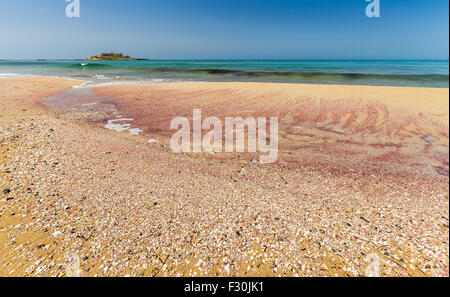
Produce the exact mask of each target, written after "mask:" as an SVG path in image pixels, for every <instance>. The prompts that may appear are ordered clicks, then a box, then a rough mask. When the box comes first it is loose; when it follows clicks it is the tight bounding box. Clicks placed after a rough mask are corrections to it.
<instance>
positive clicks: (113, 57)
mask: <svg viewBox="0 0 450 297" xmlns="http://www.w3.org/2000/svg"><path fill="white" fill-rule="evenodd" d="M84 60H86V61H148V59H137V58H132V57H130V56H124V55H123V54H122V53H112V52H111V53H102V54H101V55H99V56H92V57H87V58H86V59H84Z"/></svg>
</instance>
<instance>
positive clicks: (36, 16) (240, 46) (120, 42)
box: [0, 0, 449, 59]
mask: <svg viewBox="0 0 450 297" xmlns="http://www.w3.org/2000/svg"><path fill="white" fill-rule="evenodd" d="M80 1H81V17H80V18H72V19H69V18H67V17H66V15H65V7H66V5H67V3H66V2H65V0H7V1H6V0H3V1H0V59H2V58H3V59H22V58H81V57H85V56H90V55H94V54H97V53H100V52H103V51H110V50H114V51H120V52H124V53H127V54H130V55H132V56H134V57H143V58H152V59H239V58H242V59H271V58H274V59H443V58H447V59H448V52H449V37H448V35H449V1H448V0H431V1H430V0H408V1H406V0H380V1H381V18H378V19H370V18H367V17H366V15H365V7H366V6H367V4H368V3H367V2H365V0H163V1H162V0H157V1H154V0H127V1H125V0H80Z"/></svg>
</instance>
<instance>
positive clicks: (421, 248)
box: [0, 78, 449, 276]
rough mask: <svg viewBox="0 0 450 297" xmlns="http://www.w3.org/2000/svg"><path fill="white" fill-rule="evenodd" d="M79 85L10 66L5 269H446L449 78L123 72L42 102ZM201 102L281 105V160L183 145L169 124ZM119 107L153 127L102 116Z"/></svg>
mask: <svg viewBox="0 0 450 297" xmlns="http://www.w3.org/2000/svg"><path fill="white" fill-rule="evenodd" d="M77 84H80V82H75V81H69V80H61V79H31V78H28V79H4V80H0V90H2V91H1V94H0V100H1V101H2V106H4V107H3V108H0V138H1V142H0V146H1V147H0V161H1V162H0V190H1V191H3V192H0V249H1V251H2V252H1V255H0V275H2V276H8V275H12V276H24V275H25V276H32V275H39V276H46V275H50V276H65V275H72V274H73V269H71V268H73V267H76V266H77V263H79V264H80V272H79V273H80V274H81V275H83V276H95V275H97V276H125V275H132V276H261V275H262V276H277V275H281V276H363V275H381V276H448V273H449V266H448V265H449V260H448V259H449V257H448V255H449V251H448V249H449V244H448V240H449V234H448V218H449V214H448V206H449V204H448V203H449V196H448V130H449V129H448V89H422V88H385V87H351V86H309V85H284V84H254V83H249V84H246V83H180V84H154V85H117V86H108V87H99V88H96V89H95V93H96V94H97V95H95V94H93V95H92V97H91V95H88V96H87V97H86V100H83V101H82V102H78V106H79V107H80V108H75V109H73V110H68V111H64V106H62V107H63V108H62V109H54V110H52V109H50V108H49V107H48V105H44V104H43V102H44V101H45V98H46V97H48V96H52V95H55V94H56V93H58V92H62V91H63V90H65V89H68V88H70V87H71V86H73V85H77ZM97 96H100V98H103V99H101V100H100V101H101V102H100V103H101V104H100V106H101V107H100V108H99V107H98V106H97V104H92V103H96V100H98V99H99V97H97ZM90 98H91V99H92V100H93V101H94V102H90V101H89V100H91V99H90ZM83 104H84V105H83ZM193 108H201V109H202V111H203V114H204V116H208V115H215V116H217V117H219V118H223V117H224V116H239V115H242V116H245V115H247V116H248V115H261V116H279V118H280V120H281V123H282V124H281V129H280V131H281V133H280V148H281V153H280V159H279V162H277V163H276V164H272V165H267V164H259V163H252V162H251V161H250V158H251V157H252V156H251V155H247V154H231V155H229V154H217V155H214V156H212V155H209V154H173V153H172V152H171V150H170V148H169V146H168V139H169V136H170V131H168V129H167V127H168V123H170V120H171V119H172V118H173V116H189V115H192V109H193ZM274 113H275V115H274ZM118 116H121V118H129V119H133V121H132V123H131V124H132V127H136V128H140V129H142V130H143V132H142V133H141V134H140V135H139V136H136V135H132V134H131V133H128V132H127V131H124V132H121V133H119V132H117V131H114V130H108V129H105V127H104V126H105V125H106V124H107V123H108V120H112V119H115V118H117V117H118ZM150 138H151V139H156V138H158V142H153V143H149V142H148V140H149V139H150ZM6 189H8V190H9V191H4V190H6ZM374 259H375V260H374ZM377 259H378V261H379V264H380V265H379V269H376V265H374V263H376V262H377Z"/></svg>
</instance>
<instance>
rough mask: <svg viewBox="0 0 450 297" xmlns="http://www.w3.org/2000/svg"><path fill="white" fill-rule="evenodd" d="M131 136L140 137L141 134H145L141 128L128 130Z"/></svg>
mask: <svg viewBox="0 0 450 297" xmlns="http://www.w3.org/2000/svg"><path fill="white" fill-rule="evenodd" d="M128 131H129V132H130V133H131V134H133V135H136V136H137V135H139V134H140V133H142V132H144V131H142V130H141V129H139V128H133V129H129V130H128Z"/></svg>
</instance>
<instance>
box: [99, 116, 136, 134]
mask: <svg viewBox="0 0 450 297" xmlns="http://www.w3.org/2000/svg"><path fill="white" fill-rule="evenodd" d="M132 120H133V119H116V120H109V121H108V123H107V124H106V125H105V128H106V129H109V130H114V131H117V132H123V131H127V130H129V129H130V127H131V124H123V123H122V124H118V123H117V122H130V121H132Z"/></svg>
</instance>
